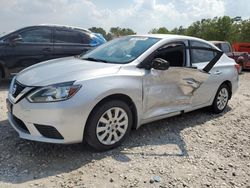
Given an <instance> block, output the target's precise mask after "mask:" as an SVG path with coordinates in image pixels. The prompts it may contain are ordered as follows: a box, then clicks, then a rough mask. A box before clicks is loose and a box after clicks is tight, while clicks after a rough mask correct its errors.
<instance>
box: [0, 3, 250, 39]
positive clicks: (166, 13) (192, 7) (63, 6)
mask: <svg viewBox="0 0 250 188" xmlns="http://www.w3.org/2000/svg"><path fill="white" fill-rule="evenodd" d="M0 7H1V11H0V33H3V32H9V31H11V30H15V29H18V28H21V27H24V26H30V25H37V24H47V23H50V24H59V25H69V26H75V27H82V28H86V29H87V28H90V27H92V26H95V27H102V28H104V29H105V30H106V31H108V30H109V29H110V27H125V28H131V29H133V30H134V31H136V32H137V33H138V34H143V33H148V31H150V30H151V29H152V28H159V27H166V28H168V29H173V28H174V27H179V26H184V27H187V26H189V25H190V24H192V23H193V22H195V21H198V20H201V19H203V18H213V17H216V16H224V15H227V16H230V17H236V16H241V17H242V18H243V19H250V1H249V0H123V1H122V0H120V1H119V0H0Z"/></svg>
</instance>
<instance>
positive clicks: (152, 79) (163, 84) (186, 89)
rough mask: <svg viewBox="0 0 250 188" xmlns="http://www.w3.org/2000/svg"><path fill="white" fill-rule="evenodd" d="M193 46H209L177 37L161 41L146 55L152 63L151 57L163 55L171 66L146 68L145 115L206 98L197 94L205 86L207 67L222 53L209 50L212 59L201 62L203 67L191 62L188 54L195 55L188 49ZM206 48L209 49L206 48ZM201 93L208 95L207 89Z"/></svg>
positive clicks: (185, 106) (180, 108)
mask: <svg viewBox="0 0 250 188" xmlns="http://www.w3.org/2000/svg"><path fill="white" fill-rule="evenodd" d="M195 48H199V50H204V49H206V50H207V49H208V48H204V47H195V46H191V47H190V46H189V45H188V41H182V42H180V41H178V42H172V43H168V44H166V45H164V46H163V47H161V48H159V49H157V50H156V51H155V52H154V53H153V54H151V55H150V56H151V57H150V56H149V57H148V58H146V59H145V62H146V63H151V62H152V60H153V59H154V58H162V59H164V60H167V61H168V62H169V63H170V68H169V69H168V70H155V69H151V70H146V71H145V76H144V78H143V98H144V100H143V111H144V113H143V114H144V119H150V118H155V117H160V116H163V115H166V114H170V113H175V112H180V111H183V110H188V109H191V108H192V107H193V106H194V102H195V103H196V104H201V103H204V101H205V100H206V98H202V97H200V94H204V91H205V90H204V89H203V88H202V87H201V86H202V85H203V84H204V83H205V82H207V81H208V80H209V77H210V74H209V71H210V70H211V68H212V67H213V66H214V64H215V63H216V62H217V60H218V59H219V58H220V57H221V54H220V53H219V54H218V53H217V52H214V51H212V54H213V56H212V57H211V58H212V59H210V61H208V62H204V63H205V64H204V66H203V67H202V66H200V67H198V66H195V65H194V64H195V63H194V62H193V66H192V64H191V62H190V56H194V55H195V54H194V53H196V51H195V52H194V53H190V52H191V51H190V49H195ZM196 50H198V49H196ZM209 50H212V49H211V48H209ZM214 53H215V55H214ZM197 58H198V57H197ZM201 61H202V60H201V59H197V62H199V63H200V62H201ZM143 63H144V62H143ZM197 93H198V94H197ZM204 95H205V97H206V96H209V91H208V93H205V94H204ZM210 96H211V95H210ZM199 97H200V98H199Z"/></svg>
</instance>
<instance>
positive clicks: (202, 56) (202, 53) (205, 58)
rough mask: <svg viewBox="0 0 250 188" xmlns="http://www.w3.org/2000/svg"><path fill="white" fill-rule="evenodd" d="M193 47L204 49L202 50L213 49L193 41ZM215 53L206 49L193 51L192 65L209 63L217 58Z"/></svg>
mask: <svg viewBox="0 0 250 188" xmlns="http://www.w3.org/2000/svg"><path fill="white" fill-rule="evenodd" d="M190 45H191V47H202V48H211V49H212V47H211V46H210V45H208V44H206V43H202V42H198V41H191V42H190ZM215 55H216V54H215V53H214V52H212V51H208V50H205V49H191V63H192V64H195V63H202V62H209V61H211V60H212V59H213V58H214V57H215Z"/></svg>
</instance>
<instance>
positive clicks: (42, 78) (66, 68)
mask: <svg viewBox="0 0 250 188" xmlns="http://www.w3.org/2000/svg"><path fill="white" fill-rule="evenodd" d="M120 67H121V65H119V64H109V63H101V62H94V61H86V60H81V59H78V58H75V57H68V58H61V59H54V60H49V61H46V62H43V63H39V64H36V65H33V66H31V67H29V68H27V69H24V70H23V71H21V72H20V73H18V74H17V76H16V80H17V81H18V82H19V83H21V84H23V85H26V86H47V85H51V84H57V83H63V82H68V81H75V80H85V79H90V78H94V77H99V76H104V75H110V74H115V73H117V72H118V71H119V68H120Z"/></svg>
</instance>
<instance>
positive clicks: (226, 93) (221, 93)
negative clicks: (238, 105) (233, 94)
mask: <svg viewBox="0 0 250 188" xmlns="http://www.w3.org/2000/svg"><path fill="white" fill-rule="evenodd" d="M229 98H230V89H229V87H228V85H227V84H222V85H221V86H220V87H219V89H218V91H217V93H216V95H215V98H214V101H213V104H212V111H213V112H214V113H216V114H219V113H221V112H223V111H224V110H225V108H226V107H227V103H228V101H229Z"/></svg>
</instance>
